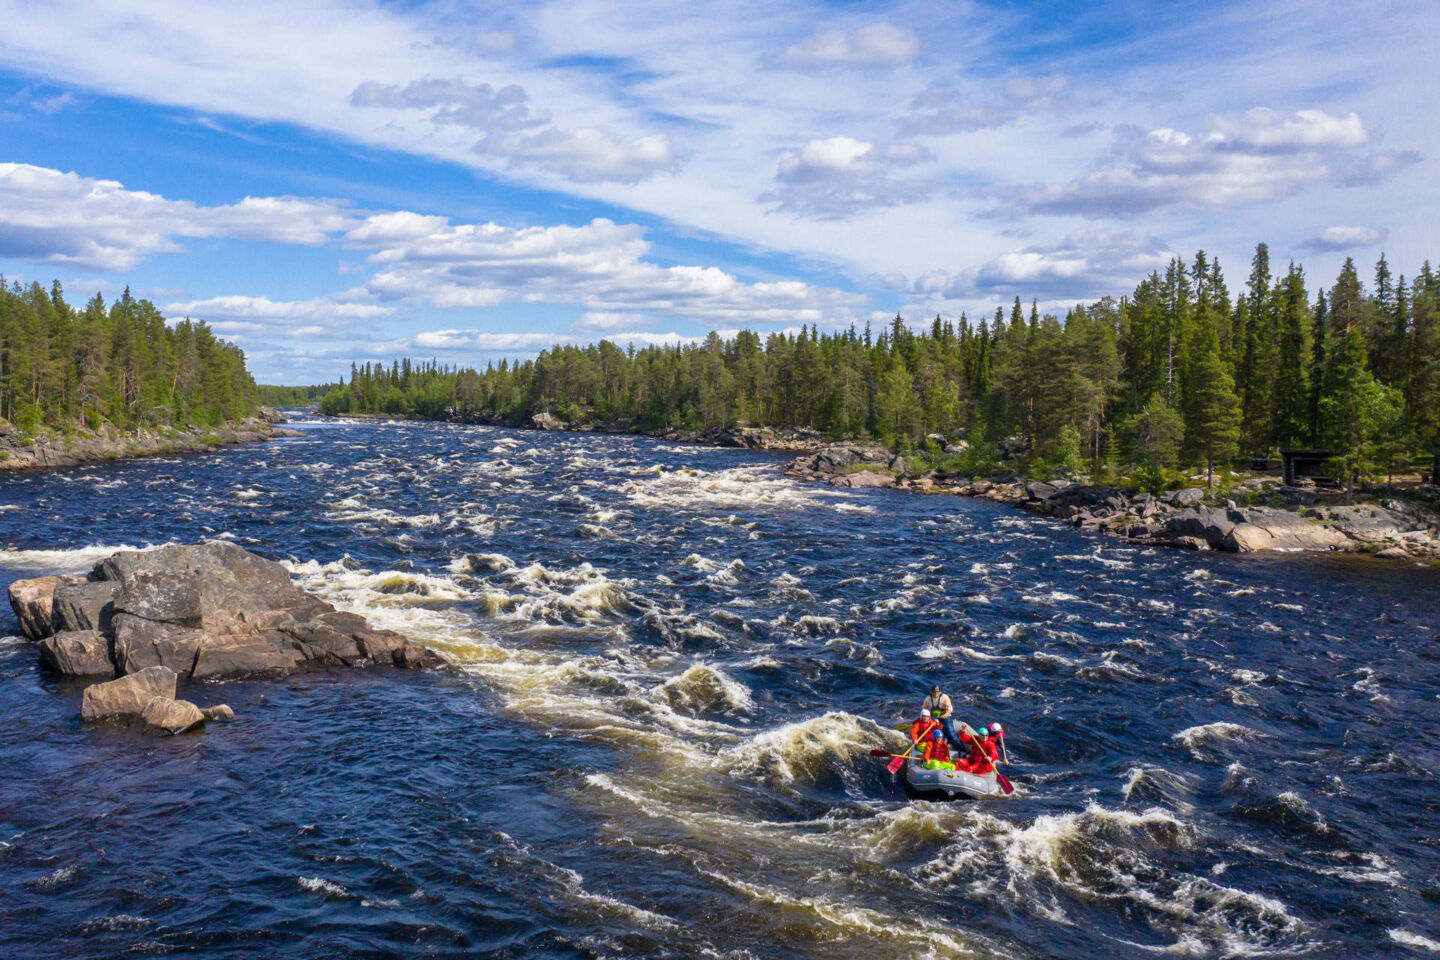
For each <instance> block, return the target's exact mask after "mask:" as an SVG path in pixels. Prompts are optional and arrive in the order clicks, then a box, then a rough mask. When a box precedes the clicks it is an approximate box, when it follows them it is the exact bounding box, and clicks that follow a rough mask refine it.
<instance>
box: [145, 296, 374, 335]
mask: <svg viewBox="0 0 1440 960" xmlns="http://www.w3.org/2000/svg"><path fill="white" fill-rule="evenodd" d="M362 295H363V291H349V292H347V293H342V294H336V295H333V296H329V297H314V298H311V299H309V300H271V299H270V298H269V297H250V296H223V297H210V298H208V299H205V300H185V301H177V302H175V303H167V304H166V305H165V306H164V307H163V308H162V309H163V310H164V312H165V314H166V316H168V317H170V318H171V319H178V318H180V317H189V318H191V319H193V320H204V321H206V322H207V323H209V324H210V326H212V327H213V328H214V329H215V330H216V332H217V333H221V334H223V335H225V336H229V337H236V336H238V337H244V336H246V335H252V336H253V335H258V334H268V335H276V336H283V337H292V338H296V339H347V338H350V337H352V336H353V334H354V330H355V325H356V324H357V323H368V322H373V321H377V320H381V319H384V318H386V317H389V316H391V315H392V314H394V312H395V308H394V307H387V306H382V305H380V304H374V303H364V302H360V301H359V300H357V299H356V298H357V297H360V296H362Z"/></svg>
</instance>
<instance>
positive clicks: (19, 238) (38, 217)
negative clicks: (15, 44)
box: [0, 163, 353, 270]
mask: <svg viewBox="0 0 1440 960" xmlns="http://www.w3.org/2000/svg"><path fill="white" fill-rule="evenodd" d="M352 222H353V215H352V214H351V213H350V212H349V211H347V210H346V209H345V208H344V206H343V205H342V204H338V203H335V202H333V201H329V200H306V199H301V198H297V197H246V198H244V199H243V200H241V201H239V202H238V203H233V204H227V205H222V206H214V207H206V206H201V205H199V204H195V203H191V202H189V201H186V200H168V199H166V198H165V197H162V196H160V195H159V194H155V193H149V192H147V191H144V190H127V189H125V187H124V186H123V185H122V184H120V183H119V182H117V181H114V180H97V179H94V178H91V177H82V176H80V175H79V174H77V173H73V172H71V173H62V172H60V171H59V170H51V169H49V168H46V167H36V166H31V165H29V164H24V163H0V256H8V257H14V258H15V259H17V260H28V261H31V262H34V263H44V264H65V265H69V266H75V267H82V268H87V269H94V270H129V269H131V268H132V267H134V266H135V265H136V264H138V263H139V262H140V261H141V260H142V259H144V258H145V257H146V256H148V255H150V254H153V253H160V252H169V251H176V250H179V249H180V246H179V244H178V243H177V242H176V238H177V237H232V238H237V239H247V240H263V241H268V242H271V243H287V244H306V245H315V244H320V243H324V242H325V241H326V239H328V238H329V237H330V236H331V235H333V234H335V233H337V232H339V231H340V230H343V229H344V228H345V227H346V226H348V225H349V224H351V223H352Z"/></svg>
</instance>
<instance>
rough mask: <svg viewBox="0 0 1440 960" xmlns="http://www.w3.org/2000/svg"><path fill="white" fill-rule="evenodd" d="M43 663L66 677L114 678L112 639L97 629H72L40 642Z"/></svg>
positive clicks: (47, 667) (41, 663) (42, 664)
mask: <svg viewBox="0 0 1440 960" xmlns="http://www.w3.org/2000/svg"><path fill="white" fill-rule="evenodd" d="M39 647H40V665H41V666H43V667H45V668H46V669H48V670H53V671H55V672H56V673H59V674H63V675H64V676H67V677H113V676H115V663H114V661H112V660H111V658H110V640H109V638H107V637H104V636H101V635H100V634H99V633H97V632H96V631H94V630H70V631H66V632H63V633H57V634H53V635H52V636H48V637H46V638H45V639H44V640H41V641H40V644H39Z"/></svg>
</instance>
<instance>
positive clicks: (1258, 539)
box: [1224, 523, 1275, 553]
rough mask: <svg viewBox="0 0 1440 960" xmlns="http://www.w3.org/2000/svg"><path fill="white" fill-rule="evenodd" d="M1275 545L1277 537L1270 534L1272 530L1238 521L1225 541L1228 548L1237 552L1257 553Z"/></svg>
mask: <svg viewBox="0 0 1440 960" xmlns="http://www.w3.org/2000/svg"><path fill="white" fill-rule="evenodd" d="M1274 546H1275V538H1274V537H1272V536H1270V531H1268V530H1266V529H1265V528H1264V527H1261V526H1258V525H1256V524H1253V523H1237V524H1236V525H1235V528H1234V529H1233V530H1231V531H1230V533H1229V534H1228V535H1227V536H1226V537H1225V543H1224V547H1225V549H1226V550H1230V551H1232V552H1235V553H1256V552H1258V551H1260V550H1270V549H1273V548H1274Z"/></svg>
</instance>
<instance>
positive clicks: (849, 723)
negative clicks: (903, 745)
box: [712, 711, 899, 786]
mask: <svg viewBox="0 0 1440 960" xmlns="http://www.w3.org/2000/svg"><path fill="white" fill-rule="evenodd" d="M898 739H899V735H898V734H896V733H895V731H893V730H887V729H885V728H884V727H881V726H879V725H878V724H876V723H875V722H874V721H871V720H866V719H865V718H863V717H857V716H855V715H853V714H849V713H843V712H838V711H836V712H831V713H827V714H824V715H823V716H819V717H812V718H811V719H809V720H803V721H800V722H798V723H790V724H786V725H785V726H782V727H777V728H775V729H773V730H766V731H763V732H761V733H757V734H755V735H754V736H752V737H750V738H749V739H747V740H746V741H744V742H743V743H740V744H738V745H737V746H734V747H728V748H726V749H724V750H722V751H721V752H720V753H719V754H718V755H717V756H716V757H715V758H714V760H713V761H712V765H713V766H714V767H715V768H716V769H718V770H721V771H723V772H725V773H728V774H730V775H731V776H739V777H754V778H758V779H762V780H766V781H768V782H770V783H772V784H775V785H780V786H787V785H789V784H793V783H815V782H818V780H819V779H821V778H822V777H824V776H826V775H828V774H830V773H833V772H834V771H835V770H836V769H837V768H839V767H845V766H849V765H851V764H853V763H854V762H855V761H856V760H859V759H860V758H862V757H865V758H868V756H869V752H870V750H872V749H874V748H877V747H887V746H888V747H891V748H893V747H894V746H895V744H896V742H897V741H898Z"/></svg>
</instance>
